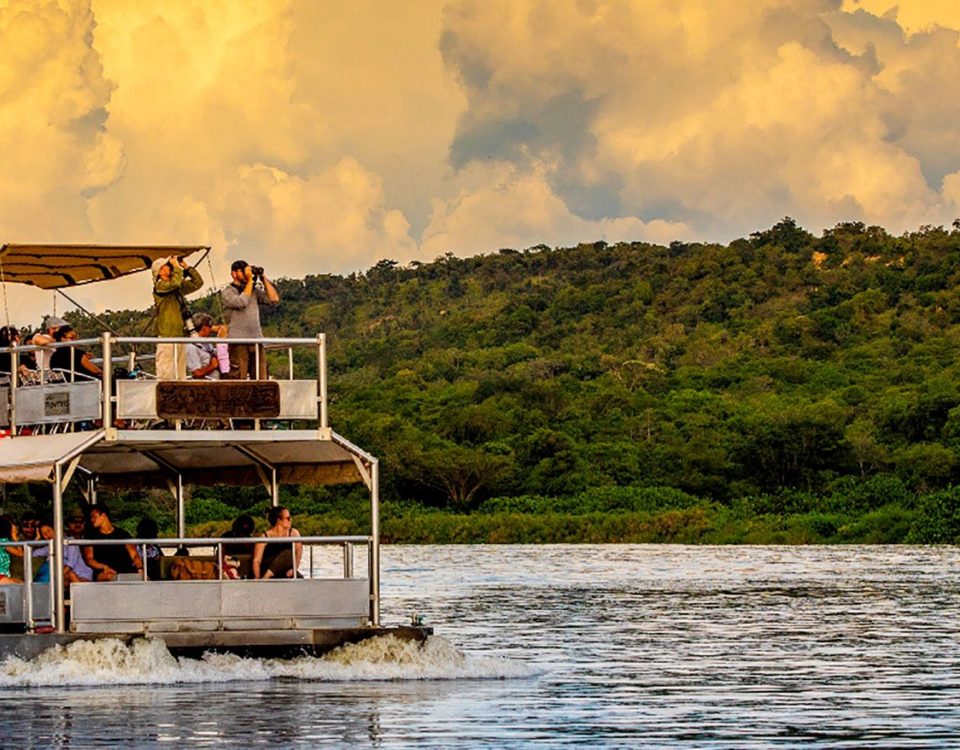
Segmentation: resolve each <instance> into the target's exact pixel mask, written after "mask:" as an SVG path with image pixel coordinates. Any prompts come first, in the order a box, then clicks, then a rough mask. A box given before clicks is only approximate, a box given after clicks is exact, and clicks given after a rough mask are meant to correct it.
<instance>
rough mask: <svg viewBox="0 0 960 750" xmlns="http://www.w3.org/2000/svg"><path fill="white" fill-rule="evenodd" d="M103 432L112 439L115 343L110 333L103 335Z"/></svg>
mask: <svg viewBox="0 0 960 750" xmlns="http://www.w3.org/2000/svg"><path fill="white" fill-rule="evenodd" d="M102 388H103V409H102V415H103V430H104V432H105V433H106V435H107V436H108V438H109V437H112V436H113V435H114V431H113V401H112V398H113V341H112V339H111V336H110V332H109V331H106V332H104V334H103V386H102Z"/></svg>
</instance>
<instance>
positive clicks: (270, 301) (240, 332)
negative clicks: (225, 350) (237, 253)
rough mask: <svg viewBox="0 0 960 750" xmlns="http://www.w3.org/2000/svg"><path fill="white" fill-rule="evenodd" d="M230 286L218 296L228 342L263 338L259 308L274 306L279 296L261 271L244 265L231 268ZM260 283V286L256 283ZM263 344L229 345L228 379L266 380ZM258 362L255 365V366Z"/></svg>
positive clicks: (236, 263)
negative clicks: (223, 312) (225, 323)
mask: <svg viewBox="0 0 960 750" xmlns="http://www.w3.org/2000/svg"><path fill="white" fill-rule="evenodd" d="M230 276H231V277H232V278H233V282H232V283H231V284H229V285H228V286H226V287H224V289H223V291H222V292H221V297H222V299H223V306H224V307H225V308H226V310H225V313H226V315H227V325H228V326H229V330H230V338H242V339H259V338H263V331H262V330H261V328H260V305H275V304H277V303H278V302H279V301H280V295H279V294H277V289H276V287H275V286H274V285H273V283H272V282H271V281H270V280H269V279H267V277H266V276H265V275H264V273H263V268H261V267H259V266H251V265H248V264H247V262H246V261H243V260H238V261H234V263H233V265H231V266H230ZM257 282H261V283H257ZM264 354H265V353H264V349H263V345H262V344H231V345H230V377H235V378H239V379H240V380H246V379H247V378H249V377H251V375H252V374H253V373H254V371H255V372H256V374H254V375H253V379H254V380H266V379H267V360H266V357H265V356H264ZM254 362H257V363H258V364H257V365H254Z"/></svg>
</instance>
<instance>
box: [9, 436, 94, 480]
mask: <svg viewBox="0 0 960 750" xmlns="http://www.w3.org/2000/svg"><path fill="white" fill-rule="evenodd" d="M101 440H103V430H97V431H96V432H68V433H66V434H63V435H30V436H28V437H26V436H25V437H9V438H4V439H2V440H0V483H7V484H12V483H17V482H51V481H53V473H54V468H55V467H56V465H57V464H58V463H60V464H63V463H65V462H67V461H69V460H70V459H72V458H74V457H75V456H77V455H78V454H79V453H82V452H83V451H84V450H85V449H87V448H89V447H90V446H91V445H94V444H96V443H98V442H99V441H101Z"/></svg>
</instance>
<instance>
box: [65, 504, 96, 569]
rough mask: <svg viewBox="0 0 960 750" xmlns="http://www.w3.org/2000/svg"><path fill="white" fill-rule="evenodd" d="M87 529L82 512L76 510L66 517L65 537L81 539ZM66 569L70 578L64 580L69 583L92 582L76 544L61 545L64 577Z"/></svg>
mask: <svg viewBox="0 0 960 750" xmlns="http://www.w3.org/2000/svg"><path fill="white" fill-rule="evenodd" d="M86 529H87V521H86V519H85V518H84V515H83V511H82V510H80V509H79V508H77V509H76V510H74V511H73V512H72V513H71V514H70V515H69V516H67V530H66V534H65V536H68V537H70V538H71V539H83V536H84V534H85V533H86ZM67 569H69V570H70V573H71V574H72V576H67V577H66V579H65V580H68V581H70V582H71V583H73V582H75V581H74V580H73V579H74V578H76V581H92V580H93V570H91V569H90V566H89V565H87V563H86V561H85V560H84V559H83V550H82V549H81V548H80V546H79V545H76V544H64V545H63V570H64V574H65V575H66V571H67Z"/></svg>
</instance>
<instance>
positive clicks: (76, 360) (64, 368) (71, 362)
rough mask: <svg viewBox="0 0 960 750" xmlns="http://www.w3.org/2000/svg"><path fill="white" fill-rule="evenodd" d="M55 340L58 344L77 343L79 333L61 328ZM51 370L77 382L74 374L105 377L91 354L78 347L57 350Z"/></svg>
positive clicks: (53, 355) (68, 328) (67, 327)
mask: <svg viewBox="0 0 960 750" xmlns="http://www.w3.org/2000/svg"><path fill="white" fill-rule="evenodd" d="M53 338H54V340H55V341H56V342H57V343H61V342H65V341H76V340H77V332H76V331H75V330H74V329H73V328H72V327H71V326H60V328H58V329H57V331H56V333H54V334H53ZM50 369H51V370H54V371H56V372H62V373H67V374H68V376H67V380H75V379H76V378H74V377H73V374H74V373H82V374H83V375H87V376H89V377H94V378H102V377H103V371H102V370H101V369H100V368H99V367H97V366H96V365H95V364H94V363H93V359H91V357H90V352H87V351H84V350H83V349H81V348H79V347H76V346H65V347H62V348H60V349H57V350H55V351H54V352H53V354H52V355H51V356H50Z"/></svg>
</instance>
